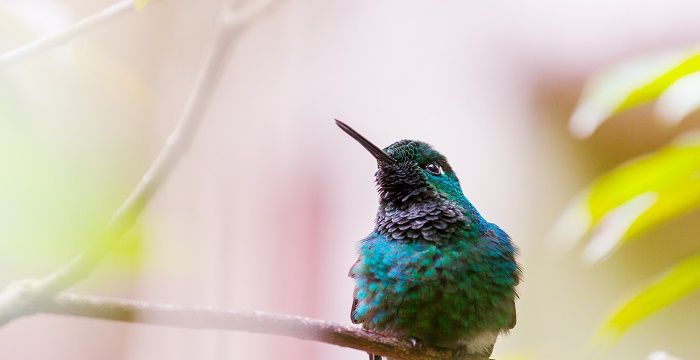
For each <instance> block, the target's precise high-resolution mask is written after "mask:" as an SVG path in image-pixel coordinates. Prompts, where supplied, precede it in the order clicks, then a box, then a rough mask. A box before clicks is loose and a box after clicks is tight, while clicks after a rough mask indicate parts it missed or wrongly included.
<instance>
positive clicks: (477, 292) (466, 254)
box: [338, 123, 520, 355]
mask: <svg viewBox="0 0 700 360" xmlns="http://www.w3.org/2000/svg"><path fill="white" fill-rule="evenodd" d="M338 125H339V126H341V128H343V130H344V131H346V132H348V133H349V134H350V135H351V136H353V137H354V138H356V139H357V140H358V141H360V143H362V144H363V145H364V146H365V147H366V148H367V149H368V150H370V152H372V154H374V155H375V157H376V158H377V160H378V161H377V163H378V170H377V173H376V180H377V187H378V192H379V196H380V205H379V210H378V213H377V218H376V226H375V229H374V231H373V232H372V234H370V235H369V236H368V237H367V238H365V239H364V240H362V241H361V242H360V244H359V247H358V252H359V259H358V261H357V262H356V263H355V265H354V266H353V267H352V269H351V270H350V276H351V277H352V278H353V279H354V280H355V284H356V286H355V294H354V300H353V306H352V313H351V318H352V321H353V322H355V323H362V324H363V326H364V327H365V328H367V329H371V330H374V331H379V332H384V333H387V334H391V335H395V336H400V337H405V338H413V339H418V340H421V341H424V342H426V343H429V344H432V345H440V346H448V347H461V348H463V350H464V349H466V350H465V351H466V352H468V353H470V354H474V353H476V354H479V355H489V354H490V352H491V348H492V346H493V341H495V336H496V335H497V334H498V333H499V332H502V331H507V330H509V329H511V328H512V327H513V326H514V325H515V305H514V301H515V298H516V296H517V295H516V292H515V287H516V285H517V284H518V282H519V279H520V269H519V267H518V265H517V263H516V261H515V256H516V248H515V246H514V245H513V243H512V242H511V240H510V238H509V237H508V235H506V233H505V232H504V231H503V230H501V229H500V228H499V227H498V226H496V225H495V224H492V223H489V222H487V221H486V220H484V218H483V217H481V215H480V214H479V213H478V211H477V210H476V209H475V208H474V206H472V204H471V203H470V202H469V201H468V200H467V199H466V197H465V196H464V194H463V193H462V189H461V187H460V185H459V181H458V179H457V176H456V175H455V173H454V172H453V171H452V168H451V167H450V165H449V164H448V163H447V160H446V159H445V157H444V156H442V155H441V154H440V153H438V152H437V151H435V150H434V149H433V148H432V147H430V146H429V145H427V144H425V143H423V142H420V141H413V140H402V141H399V142H396V143H394V144H392V145H391V146H389V147H387V148H386V149H384V150H379V149H378V148H376V147H375V146H374V145H372V144H371V143H369V141H367V140H366V139H364V138H363V137H361V136H360V135H359V134H357V133H356V132H355V131H354V130H352V129H350V128H349V127H347V125H344V124H342V123H339V124H338ZM485 335H486V336H485ZM484 339H486V341H484ZM484 342H485V343H484Z"/></svg>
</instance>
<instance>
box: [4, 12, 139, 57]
mask: <svg viewBox="0 0 700 360" xmlns="http://www.w3.org/2000/svg"><path fill="white" fill-rule="evenodd" d="M133 10H134V1H133V0H122V1H119V2H116V3H114V4H112V5H110V6H108V7H106V8H105V9H103V10H101V11H100V12H97V13H95V14H92V15H90V16H88V17H86V18H84V19H82V20H80V21H78V22H77V23H75V24H73V25H71V26H70V27H68V28H66V29H63V30H61V31H59V32H57V33H55V34H50V35H47V36H45V37H42V38H40V39H37V40H34V41H32V42H30V43H28V44H25V45H22V46H20V47H18V48H16V49H13V50H10V51H8V52H6V53H4V54H2V55H0V68H2V67H4V66H7V65H9V64H12V63H14V62H17V61H20V60H23V59H25V58H27V57H29V56H32V55H34V54H37V53H39V52H41V51H44V50H48V49H51V48H54V47H56V46H59V45H63V44H65V43H67V42H69V41H71V40H73V39H74V38H76V37H78V36H80V35H82V34H85V33H87V32H88V31H90V30H92V29H94V28H95V27H97V26H100V25H104V24H107V23H108V22H110V21H112V20H114V19H116V18H118V17H119V16H120V15H124V14H127V13H129V12H130V11H133Z"/></svg>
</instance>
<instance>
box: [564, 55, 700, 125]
mask: <svg viewBox="0 0 700 360" xmlns="http://www.w3.org/2000/svg"><path fill="white" fill-rule="evenodd" d="M698 71H700V53H698V52H697V51H692V52H680V53H670V54H661V55H654V56H650V57H646V58H642V59H639V60H636V61H633V62H629V63H626V64H622V65H618V66H616V67H614V68H611V69H610V70H608V71H607V72H605V73H602V74H601V75H599V76H597V77H595V78H593V79H592V80H591V81H590V82H589V83H588V84H587V85H586V88H585V89H584V92H583V95H582V96H581V99H580V100H579V103H578V105H577V106H576V109H575V110H574V113H573V114H572V116H571V121H570V129H571V132H572V133H573V134H574V135H575V136H577V137H581V138H585V137H588V136H590V135H591V134H593V132H594V131H595V130H596V129H597V128H598V126H600V125H601V124H602V123H603V122H604V121H605V120H606V119H607V118H608V117H610V116H612V115H614V114H617V113H619V112H621V111H624V110H627V109H629V108H632V107H635V106H638V105H641V104H644V103H646V102H649V101H651V100H654V99H656V98H657V97H659V95H661V94H662V93H663V92H664V91H665V90H666V89H668V88H669V87H670V86H671V85H673V84H674V83H675V82H676V81H677V80H679V79H681V78H683V77H685V76H687V75H689V74H692V73H695V72H698Z"/></svg>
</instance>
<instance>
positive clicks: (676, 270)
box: [604, 255, 700, 336]
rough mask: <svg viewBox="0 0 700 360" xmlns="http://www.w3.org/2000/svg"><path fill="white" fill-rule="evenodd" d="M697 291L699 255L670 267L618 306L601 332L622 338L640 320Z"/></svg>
mask: <svg viewBox="0 0 700 360" xmlns="http://www.w3.org/2000/svg"><path fill="white" fill-rule="evenodd" d="M698 288H700V255H696V256H694V257H691V258H689V259H687V260H685V261H683V262H681V263H680V264H678V265H676V266H674V267H673V268H672V269H671V270H670V271H669V272H668V273H667V274H666V275H664V276H663V277H662V278H661V279H659V280H658V281H656V282H654V283H653V284H651V285H650V286H649V287H647V288H646V289H644V290H643V291H642V292H640V293H639V294H637V295H636V296H634V297H633V298H632V299H630V300H628V301H627V302H626V303H625V304H624V305H622V306H621V307H620V308H619V309H618V310H617V311H616V312H615V313H614V314H613V315H612V316H611V317H610V318H609V320H608V321H607V323H606V324H605V328H604V329H605V331H607V332H609V333H611V334H612V335H614V336H619V335H622V334H623V333H624V332H625V331H626V330H627V329H629V328H630V327H632V326H633V325H635V324H636V323H638V322H639V321H640V320H642V319H644V318H646V317H648V316H649V315H651V314H653V313H655V312H657V311H659V310H661V309H663V308H664V307H666V306H668V305H669V304H672V303H673V302H675V301H677V300H679V299H680V298H682V297H684V296H686V295H688V294H690V293H691V292H693V291H695V290H697V289H698Z"/></svg>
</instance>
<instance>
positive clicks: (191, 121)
mask: <svg viewBox="0 0 700 360" xmlns="http://www.w3.org/2000/svg"><path fill="white" fill-rule="evenodd" d="M261 1H262V3H263V4H264V5H266V6H267V5H269V4H271V3H272V1H270V0H261ZM128 3H131V1H129V2H128ZM120 4H121V3H120ZM115 6H116V5H115ZM249 6H250V7H249V8H244V9H241V10H240V12H237V10H235V9H230V8H228V7H224V10H223V11H222V15H221V18H220V21H219V30H218V31H217V35H216V40H215V42H214V45H213V47H212V50H211V51H210V53H209V54H208V56H207V59H206V61H205V64H204V67H203V69H202V72H201V73H200V74H199V77H198V78H197V81H196V84H195V86H194V89H193V90H192V93H191V94H190V97H189V99H188V100H187V103H186V104H185V108H184V110H183V112H182V115H181V117H180V119H179V120H178V122H177V124H176V125H175V128H174V129H173V131H172V132H171V134H170V135H169V136H168V139H167V141H166V142H165V144H164V146H163V148H162V149H161V151H160V153H159V154H158V156H157V157H156V159H155V160H154V162H153V163H152V164H151V166H150V167H149V168H148V170H147V171H146V173H145V175H144V176H143V178H142V179H141V181H140V182H139V183H138V184H137V185H136V187H135V188H134V190H133V191H132V192H131V194H130V195H129V196H128V197H127V199H126V200H125V201H124V203H123V204H122V205H121V206H120V207H119V208H118V209H117V210H116V211H115V212H114V213H113V215H112V218H111V219H110V222H109V224H108V225H107V228H106V230H105V233H104V235H103V236H102V237H101V238H100V239H98V241H96V244H94V246H92V247H91V248H89V249H88V250H86V251H85V252H83V253H82V254H80V255H79V256H77V257H75V258H74V259H73V260H72V261H70V262H69V263H68V264H66V265H65V266H63V267H61V268H59V269H57V270H56V271H54V272H53V273H51V274H48V275H47V276H45V277H44V278H42V279H37V280H21V281H18V282H15V283H11V284H10V285H8V286H7V287H6V288H5V289H4V290H3V291H2V293H0V325H2V324H5V323H7V322H8V321H10V320H12V319H14V318H17V317H19V316H22V315H26V314H30V313H32V312H34V311H35V305H36V304H37V301H38V300H40V299H46V298H50V297H52V296H53V295H55V294H56V293H58V292H59V291H61V290H64V289H66V288H68V287H69V286H72V285H73V284H75V283H76V282H78V281H80V280H81V279H83V278H84V277H86V276H87V275H89V274H90V272H91V271H92V270H93V269H94V268H95V267H96V266H97V265H98V264H99V263H100V261H101V260H102V259H103V258H104V257H105V255H107V254H108V253H109V252H110V251H111V250H112V248H113V247H114V245H115V244H116V243H117V242H118V241H119V240H120V239H121V238H122V237H123V235H124V234H125V233H126V232H127V231H128V230H129V229H130V228H131V226H132V225H133V224H134V223H135V222H136V219H137V218H138V216H139V215H140V214H141V212H142V211H143V209H144V208H145V206H146V204H148V202H149V201H150V200H151V198H152V197H153V195H154V194H155V193H156V191H157V190H158V188H159V187H160V185H161V184H162V183H163V182H164V181H165V179H166V178H167V177H168V175H169V174H170V173H171V172H172V170H173V168H174V167H175V165H176V164H177V163H178V161H179V160H180V158H182V156H183V155H184V154H185V153H186V152H187V150H188V148H189V146H190V144H191V142H192V139H193V138H194V136H195V134H196V132H197V129H198V128H199V124H200V122H201V119H202V115H203V113H204V109H205V108H206V106H207V104H208V102H209V99H210V98H211V96H210V95H211V93H212V90H213V89H214V88H215V87H216V85H217V83H218V79H219V76H218V74H220V73H221V70H222V69H223V67H224V64H225V60H226V58H227V55H228V53H229V49H230V47H231V44H232V40H233V39H235V38H236V36H237V35H238V34H239V33H240V32H241V31H242V30H243V29H244V28H245V25H247V24H248V23H249V21H250V20H252V19H253V18H254V17H255V16H257V15H260V14H261V13H262V12H263V10H264V9H265V8H266V7H261V6H260V3H258V2H253V3H251V5H249Z"/></svg>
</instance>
